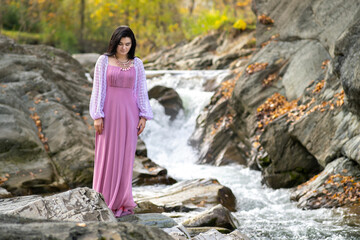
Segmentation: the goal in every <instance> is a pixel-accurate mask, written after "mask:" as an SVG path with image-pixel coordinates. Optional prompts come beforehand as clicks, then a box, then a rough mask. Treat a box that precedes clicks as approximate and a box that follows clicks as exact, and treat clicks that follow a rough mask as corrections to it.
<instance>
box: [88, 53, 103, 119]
mask: <svg viewBox="0 0 360 240" xmlns="http://www.w3.org/2000/svg"><path fill="white" fill-rule="evenodd" d="M105 65H106V56H105V55H101V56H100V57H99V58H98V60H97V61H96V64H95V71H94V80H93V88H92V92H91V98H90V106H89V111H90V116H91V118H92V119H94V120H95V119H98V118H103V117H105V115H104V112H103V108H104V102H105V95H106V82H105V74H106V73H105Z"/></svg>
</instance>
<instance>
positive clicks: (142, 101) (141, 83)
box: [136, 58, 153, 120]
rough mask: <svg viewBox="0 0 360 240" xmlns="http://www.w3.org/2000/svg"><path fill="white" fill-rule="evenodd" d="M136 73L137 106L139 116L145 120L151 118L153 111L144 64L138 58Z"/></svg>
mask: <svg viewBox="0 0 360 240" xmlns="http://www.w3.org/2000/svg"><path fill="white" fill-rule="evenodd" d="M137 60H138V73H137V86H136V95H137V104H138V108H139V111H140V113H139V117H143V118H145V119H147V120H150V119H153V112H152V110H151V106H150V101H149V95H148V90H147V85H146V75H145V69H144V64H143V63H142V61H141V60H140V59H139V58H138V59H137Z"/></svg>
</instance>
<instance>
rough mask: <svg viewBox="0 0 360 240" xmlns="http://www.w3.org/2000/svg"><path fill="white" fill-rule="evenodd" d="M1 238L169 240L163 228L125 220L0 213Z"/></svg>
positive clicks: (31, 239) (3, 239)
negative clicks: (58, 218) (41, 217)
mask: <svg viewBox="0 0 360 240" xmlns="http://www.w3.org/2000/svg"><path fill="white" fill-rule="evenodd" d="M0 239H1V240H7V239H29V240H36V239H46V240H51V239H59V240H60V239H61V240H67V239H89V240H97V239H114V240H115V239H124V240H137V239H144V240H155V239H156V240H172V239H173V238H172V237H170V236H169V235H168V234H167V233H165V232H164V231H162V230H160V229H158V228H156V227H150V226H144V225H138V224H134V223H126V222H78V223H75V222H59V221H51V220H36V219H29V218H23V217H19V216H11V215H10V216H9V215H4V214H0Z"/></svg>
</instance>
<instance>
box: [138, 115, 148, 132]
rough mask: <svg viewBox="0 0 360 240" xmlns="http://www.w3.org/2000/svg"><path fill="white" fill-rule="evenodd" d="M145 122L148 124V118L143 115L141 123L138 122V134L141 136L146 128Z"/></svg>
mask: <svg viewBox="0 0 360 240" xmlns="http://www.w3.org/2000/svg"><path fill="white" fill-rule="evenodd" d="M145 124H146V118H144V117H141V118H140V120H139V124H138V126H137V129H138V132H137V135H138V136H139V135H140V133H142V131H143V130H144V128H145Z"/></svg>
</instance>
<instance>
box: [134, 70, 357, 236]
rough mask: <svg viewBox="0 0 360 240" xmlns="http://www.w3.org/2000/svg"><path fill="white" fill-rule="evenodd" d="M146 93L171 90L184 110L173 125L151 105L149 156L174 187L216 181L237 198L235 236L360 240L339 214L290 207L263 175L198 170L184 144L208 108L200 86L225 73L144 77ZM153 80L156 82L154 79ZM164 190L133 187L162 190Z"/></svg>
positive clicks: (285, 193) (146, 136)
mask: <svg viewBox="0 0 360 240" xmlns="http://www.w3.org/2000/svg"><path fill="white" fill-rule="evenodd" d="M147 75H148V76H151V77H152V78H151V79H150V80H148V88H149V89H151V87H153V86H155V85H163V86H167V87H172V88H175V89H176V91H177V92H178V93H179V95H180V97H181V99H182V101H183V105H184V108H185V110H184V111H183V112H180V114H179V115H178V116H177V118H176V119H175V120H174V121H170V120H169V117H168V116H166V115H165V113H164V108H163V107H162V106H161V105H160V104H159V103H158V102H157V101H156V100H154V99H151V106H152V109H153V112H154V119H153V120H152V121H148V122H147V126H146V129H145V131H144V132H143V133H142V135H141V138H142V139H143V140H144V142H145V143H146V146H147V149H148V156H149V158H150V159H152V160H153V161H154V162H156V163H157V164H159V165H161V166H163V167H165V168H166V169H167V170H168V175H169V176H171V177H173V178H175V179H176V180H178V181H181V180H187V179H195V178H216V179H218V180H219V182H220V183H221V184H222V185H225V186H227V187H229V188H231V190H232V191H233V193H234V194H235V196H236V198H237V212H235V213H233V214H234V215H235V216H236V218H237V219H238V220H239V223H240V228H239V230H240V231H241V232H243V233H244V234H246V235H247V236H249V237H250V238H251V239H329V240H330V239H332V240H334V239H339V240H340V239H346V240H348V239H360V233H359V230H360V228H359V225H356V224H355V225H354V224H352V220H351V219H352V218H355V217H356V216H351V215H349V214H344V211H343V210H342V209H337V210H329V209H320V210H311V211H304V210H301V209H298V208H297V207H296V203H294V202H291V201H290V191H289V190H287V189H280V190H273V189H270V188H268V187H266V186H263V185H261V183H260V182H261V173H260V172H258V171H254V170H250V169H248V168H245V167H243V166H239V165H228V166H222V167H214V166H209V165H198V164H196V163H195V162H196V161H197V153H196V152H195V151H194V150H193V149H192V148H191V147H190V146H189V145H188V144H187V141H188V138H189V137H190V135H191V134H192V132H193V130H194V128H195V122H196V117H197V116H198V114H199V113H200V111H201V110H202V109H203V107H204V106H206V105H207V104H208V103H209V101H210V98H211V96H212V94H213V93H212V92H205V91H204V90H203V87H202V86H203V84H204V83H205V82H206V81H211V80H213V79H217V81H218V82H220V81H221V80H222V79H223V78H224V77H225V76H226V75H227V72H226V71H148V72H147ZM154 76H155V77H154ZM162 187H163V186H147V187H134V190H135V191H136V189H141V188H147V189H151V188H162Z"/></svg>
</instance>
